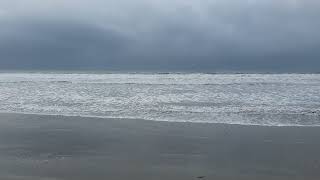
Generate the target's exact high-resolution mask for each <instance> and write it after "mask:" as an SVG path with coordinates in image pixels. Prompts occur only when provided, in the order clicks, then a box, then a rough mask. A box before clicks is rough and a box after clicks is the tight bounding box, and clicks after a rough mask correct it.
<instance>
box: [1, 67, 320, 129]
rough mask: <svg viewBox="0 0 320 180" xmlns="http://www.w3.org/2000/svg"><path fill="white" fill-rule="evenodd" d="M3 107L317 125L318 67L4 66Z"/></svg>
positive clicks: (42, 111) (130, 116)
mask: <svg viewBox="0 0 320 180" xmlns="http://www.w3.org/2000/svg"><path fill="white" fill-rule="evenodd" d="M0 102H1V103H0V111H1V112H15V113H30V114H55V115H66V116H92V117H107V118H119V119H120V118H126V119H145V120H155V121H174V122H183V121H188V122H207V123H227V124H244V125H267V126H319V125H320V74H170V73H169V74H129V73H128V74H125V73H122V74H119V73H117V74H101V73H100V74H94V73H91V74H85V73H78V74H75V73H0Z"/></svg>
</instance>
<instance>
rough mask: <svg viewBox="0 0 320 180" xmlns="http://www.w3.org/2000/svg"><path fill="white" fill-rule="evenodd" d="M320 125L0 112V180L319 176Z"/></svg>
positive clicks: (287, 177) (313, 179) (308, 177)
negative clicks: (256, 124) (176, 120)
mask: <svg viewBox="0 0 320 180" xmlns="http://www.w3.org/2000/svg"><path fill="white" fill-rule="evenodd" d="M319 137H320V127H299V126H292V127H275V126H245V125H234V124H233V125H232V124H231V125H230V124H213V123H206V124H205V123H182V122H165V121H162V122H160V121H148V120H136V119H130V120H127V119H121V120H120V119H103V118H88V117H71V116H50V115H26V114H11V113H0V179H4V180H16V179H18V180H20V179H21V180H22V179H23V180H24V179H27V180H29V179H35V180H47V179H50V180H51V179H54V180H73V179H77V180H85V179H95V180H100V179H101V180H102V179H111V180H113V179H115V180H118V179H119V180H120V179H141V180H144V179H146V180H147V179H155V180H157V179H159V180H160V179H175V180H176V179H178V180H180V179H181V180H184V179H187V180H188V179H198V177H202V176H204V178H203V179H222V180H231V179H243V180H244V179H249V180H250V179H266V180H267V179H274V180H278V179H279V180H280V179H281V180H282V179H288V180H289V179H306V180H315V179H319V177H320V154H319V153H318V152H320V142H319V141H318V139H319Z"/></svg>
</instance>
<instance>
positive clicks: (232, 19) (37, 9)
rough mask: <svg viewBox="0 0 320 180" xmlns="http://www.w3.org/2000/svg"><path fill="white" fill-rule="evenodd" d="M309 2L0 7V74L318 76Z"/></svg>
mask: <svg viewBox="0 0 320 180" xmlns="http://www.w3.org/2000/svg"><path fill="white" fill-rule="evenodd" d="M319 10H320V4H319V3H318V2H317V1H313V0H277V1H276V0H268V1H267V0H247V1H238V0H227V1H224V0H211V1H210V0H206V1H195V0H190V1H182V0H173V1H169V0H162V1H159V0H148V1H147V0H137V1H128V0H118V1H114V0H110V1H99V0H92V1H87V0H78V1H74V0H70V1H60V0H59V1H51V0H46V1H39V0H29V1H26V0H21V1H18V0H13V1H12V0H11V1H1V2H0V26H1V29H0V67H1V68H2V69H6V68H33V69H37V68H44V69H46V68H47V69H51V68H54V69H86V68H99V69H108V68H109V69H124V70H126V69H131V70H205V71H210V70H235V71H238V70H243V71H247V70H248V71H282V72H289V71H306V72H308V71H309V72H310V71H320V69H319V68H318V67H320V60H319V58H320V51H319V48H320V33H319V31H318V30H319V29H320V21H319V20H318V19H319V18H320V11H319Z"/></svg>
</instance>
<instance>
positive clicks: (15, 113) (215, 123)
mask: <svg viewBox="0 0 320 180" xmlns="http://www.w3.org/2000/svg"><path fill="white" fill-rule="evenodd" d="M1 115H8V116H10V115H11V116H14V115H26V116H49V117H71V118H89V119H104V120H119V121H122V120H129V121H130V120H132V121H147V122H149V121H151V122H160V123H161V122H165V123H191V124H212V125H234V126H257V127H306V128H312V127H320V125H297V124H294V125H285V124H281V125H272V124H244V123H242V124H241V123H227V122H226V123H222V122H221V123H218V122H207V121H180V120H179V121H170V120H148V119H141V118H127V117H126V118H122V117H107V116H94V115H67V114H63V115H62V114H46V113H27V112H5V111H0V116H1Z"/></svg>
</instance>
